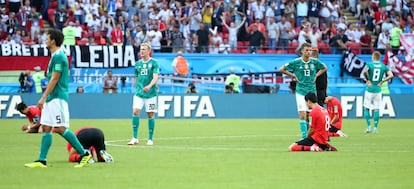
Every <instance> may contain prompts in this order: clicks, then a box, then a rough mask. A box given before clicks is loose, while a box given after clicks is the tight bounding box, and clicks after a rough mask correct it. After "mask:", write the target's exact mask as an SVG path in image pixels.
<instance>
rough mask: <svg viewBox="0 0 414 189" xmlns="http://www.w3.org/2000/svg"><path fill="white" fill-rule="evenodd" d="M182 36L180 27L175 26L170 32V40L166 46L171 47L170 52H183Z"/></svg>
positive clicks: (183, 39)
mask: <svg viewBox="0 0 414 189" xmlns="http://www.w3.org/2000/svg"><path fill="white" fill-rule="evenodd" d="M184 41H185V37H184V34H183V33H182V32H181V31H180V25H178V24H175V25H174V28H173V30H172V32H171V33H170V38H169V40H168V46H171V47H172V52H173V53H177V52H183V51H184Z"/></svg>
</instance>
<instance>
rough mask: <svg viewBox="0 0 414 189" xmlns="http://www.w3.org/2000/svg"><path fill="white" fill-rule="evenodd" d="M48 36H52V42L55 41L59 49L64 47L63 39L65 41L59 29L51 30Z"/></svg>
mask: <svg viewBox="0 0 414 189" xmlns="http://www.w3.org/2000/svg"><path fill="white" fill-rule="evenodd" d="M47 34H48V35H49V36H50V40H55V44H56V46H58V47H60V46H61V45H62V43H63V39H65V36H64V35H63V33H62V31H60V30H58V29H50V30H49V31H48V32H47Z"/></svg>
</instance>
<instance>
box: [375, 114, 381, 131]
mask: <svg viewBox="0 0 414 189" xmlns="http://www.w3.org/2000/svg"><path fill="white" fill-rule="evenodd" d="M379 117H380V116H379V110H374V127H375V128H378V122H379Z"/></svg>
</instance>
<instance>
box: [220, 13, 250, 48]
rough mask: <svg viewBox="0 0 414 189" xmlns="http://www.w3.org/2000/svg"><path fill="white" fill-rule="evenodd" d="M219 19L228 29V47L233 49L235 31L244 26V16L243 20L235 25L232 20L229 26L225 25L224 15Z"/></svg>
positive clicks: (235, 46)
mask: <svg viewBox="0 0 414 189" xmlns="http://www.w3.org/2000/svg"><path fill="white" fill-rule="evenodd" d="M221 20H222V22H223V25H224V27H226V28H227V30H228V31H229V44H230V48H231V49H232V50H233V49H237V32H238V30H239V29H240V28H241V27H242V26H244V22H245V21H246V17H245V16H244V17H243V21H242V22H241V23H240V24H239V25H238V26H236V25H235V23H234V22H230V26H229V25H227V23H226V19H225V17H224V16H222V17H221Z"/></svg>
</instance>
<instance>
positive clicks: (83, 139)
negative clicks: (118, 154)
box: [67, 126, 114, 163]
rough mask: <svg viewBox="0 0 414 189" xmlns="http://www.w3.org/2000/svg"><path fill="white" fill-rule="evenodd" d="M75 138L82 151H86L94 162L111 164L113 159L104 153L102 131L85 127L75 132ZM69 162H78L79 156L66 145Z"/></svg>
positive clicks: (68, 144)
mask: <svg viewBox="0 0 414 189" xmlns="http://www.w3.org/2000/svg"><path fill="white" fill-rule="evenodd" d="M75 135H76V137H77V138H78V139H79V142H80V143H81V144H82V146H83V148H84V149H88V150H89V151H90V152H91V153H90V154H91V155H92V159H93V161H94V162H107V163H113V162H114V159H113V158H112V156H111V155H110V154H108V153H107V152H106V146H105V136H104V133H103V132H102V130H100V129H98V128H94V127H91V126H85V127H82V128H80V129H78V130H76V131H75ZM67 149H68V153H69V162H79V161H80V160H81V156H80V155H79V153H77V152H76V150H75V149H73V147H72V145H70V143H69V142H68V143H67Z"/></svg>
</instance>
